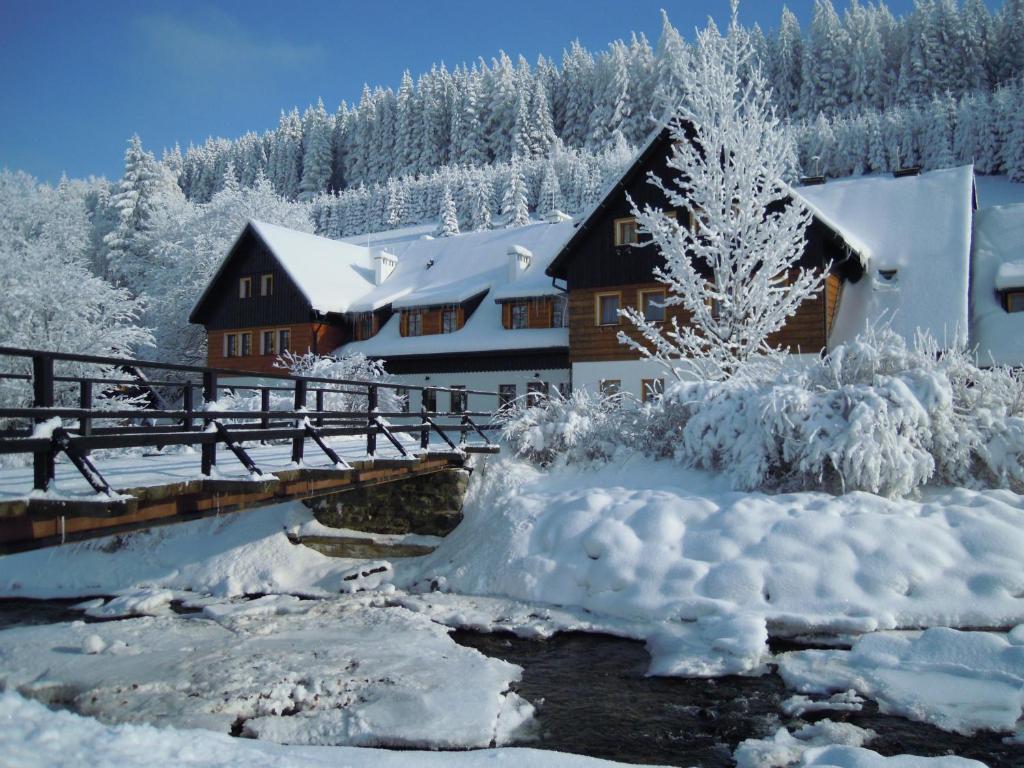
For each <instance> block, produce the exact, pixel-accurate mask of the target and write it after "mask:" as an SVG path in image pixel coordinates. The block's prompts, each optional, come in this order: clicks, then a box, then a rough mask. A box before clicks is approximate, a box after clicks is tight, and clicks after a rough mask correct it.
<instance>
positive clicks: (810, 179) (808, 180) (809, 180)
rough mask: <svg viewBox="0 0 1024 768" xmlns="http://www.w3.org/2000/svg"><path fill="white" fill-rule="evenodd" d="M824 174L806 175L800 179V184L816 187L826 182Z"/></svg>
mask: <svg viewBox="0 0 1024 768" xmlns="http://www.w3.org/2000/svg"><path fill="white" fill-rule="evenodd" d="M824 183H825V177H824V176H804V177H803V178H801V179H800V186H802V187H814V186H817V185H818V184H824Z"/></svg>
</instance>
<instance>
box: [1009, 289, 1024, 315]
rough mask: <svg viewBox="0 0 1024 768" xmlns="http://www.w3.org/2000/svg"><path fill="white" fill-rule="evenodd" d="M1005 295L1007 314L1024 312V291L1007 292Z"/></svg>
mask: <svg viewBox="0 0 1024 768" xmlns="http://www.w3.org/2000/svg"><path fill="white" fill-rule="evenodd" d="M1004 295H1005V296H1006V311H1007V312H1024V289H1021V290H1019V291H1007V292H1006V293H1005V294H1004Z"/></svg>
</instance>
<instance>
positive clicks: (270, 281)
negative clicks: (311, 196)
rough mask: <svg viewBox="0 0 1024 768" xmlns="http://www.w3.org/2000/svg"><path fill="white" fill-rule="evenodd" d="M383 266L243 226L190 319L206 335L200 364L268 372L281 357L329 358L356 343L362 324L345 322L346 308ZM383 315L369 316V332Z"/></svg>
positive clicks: (334, 246)
mask: <svg viewBox="0 0 1024 768" xmlns="http://www.w3.org/2000/svg"><path fill="white" fill-rule="evenodd" d="M386 260H387V254H379V253H378V254H373V253H371V252H370V251H368V250H367V249H365V248H359V247H356V246H352V245H350V244H348V243H342V242H338V241H335V240H329V239H327V238H323V237H317V236H316V235H311V234H307V233H304V232H296V231H294V230H290V229H287V228H285V227H279V226H275V225H272V224H265V223H262V222H257V221H251V222H249V223H248V224H247V225H246V226H245V228H244V229H243V230H242V233H241V234H240V235H239V236H238V238H237V239H236V240H235V243H234V245H232V247H231V249H230V250H229V251H228V254H227V256H226V257H225V258H224V261H223V262H222V263H221V265H220V267H219V268H218V270H217V272H216V274H215V275H214V277H213V279H212V280H211V281H210V283H209V285H208V286H207V288H206V290H205V291H204V292H203V294H202V296H201V297H200V298H199V301H198V302H197V303H196V305H195V308H194V309H193V310H192V313H191V315H189V321H190V322H192V323H198V324H201V325H203V326H204V327H205V328H206V333H207V344H208V346H207V364H208V365H210V366H212V367H217V368H229V369H236V370H239V371H257V372H270V371H272V370H273V365H274V361H275V360H276V359H277V356H278V355H279V354H280V353H281V352H284V351H286V350H288V351H293V352H298V353H302V352H306V351H307V350H309V351H313V352H319V353H321V354H329V353H331V352H333V351H334V350H335V349H337V348H338V347H339V346H341V345H342V344H344V343H345V342H346V341H350V340H352V339H355V338H358V337H359V334H360V333H361V332H368V331H366V328H367V325H368V324H367V321H366V318H364V317H362V316H350V315H348V314H347V310H348V306H349V302H350V301H351V300H352V299H353V298H355V297H356V296H359V295H361V294H364V293H366V292H367V291H369V290H370V289H371V288H372V287H373V285H374V279H375V275H376V276H379V275H380V274H381V270H382V265H381V262H382V261H386ZM375 261H376V263H375ZM375 267H376V269H375ZM384 268H386V266H385V267H384ZM386 314H387V309H386V308H385V309H382V310H381V311H380V312H377V313H371V314H370V316H369V319H370V323H369V325H370V326H371V327H373V326H376V325H378V324H380V323H382V322H384V321H385V320H386Z"/></svg>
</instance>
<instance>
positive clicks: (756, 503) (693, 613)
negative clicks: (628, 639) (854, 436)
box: [396, 457, 1024, 690]
mask: <svg viewBox="0 0 1024 768" xmlns="http://www.w3.org/2000/svg"><path fill="white" fill-rule="evenodd" d="M464 513H465V520H464V521H463V522H462V524H461V525H460V526H459V527H458V528H456V529H455V531H453V532H452V533H451V534H450V535H449V536H448V537H447V538H446V539H445V540H444V542H442V544H441V545H440V546H439V547H438V549H437V550H436V551H435V552H433V553H432V554H430V555H428V556H426V557H425V558H422V559H420V560H418V561H417V562H415V563H412V562H411V563H408V564H403V566H402V567H403V568H404V569H405V570H402V571H400V572H399V574H398V577H397V579H396V584H398V585H399V586H404V587H407V588H409V589H410V590H423V591H426V590H427V589H429V588H430V585H431V584H432V583H443V584H444V585H445V588H446V589H447V590H450V591H453V592H457V593H460V594H464V595H489V596H495V597H496V596H501V597H505V598H512V599H515V600H522V601H526V602H532V603H539V602H546V603H552V604H555V605H559V606H566V607H569V606H571V607H574V608H575V609H583V610H586V611H590V612H591V613H592V614H593V616H592V620H593V621H595V622H597V621H598V618H597V617H601V616H604V617H614V618H616V619H618V620H620V621H622V622H626V623H628V622H633V626H632V628H631V629H629V630H626V631H639V632H642V631H644V630H643V628H642V627H641V626H640V625H642V624H645V623H646V625H647V631H648V632H650V635H649V636H650V637H651V638H652V639H653V642H652V650H654V651H656V652H657V653H658V654H659V655H662V654H663V655H665V658H666V659H667V658H668V654H669V650H670V648H671V647H673V645H674V647H676V648H677V649H678V652H679V653H680V654H682V656H681V658H684V659H685V658H686V655H687V654H688V653H689V652H690V651H689V650H687V649H688V648H690V647H695V646H694V645H693V644H701V645H703V646H704V649H705V652H706V653H707V654H709V655H716V654H723V653H728V654H729V655H730V656H731V659H732V661H742V660H746V663H747V664H749V665H750V666H752V667H753V666H756V665H757V664H759V663H761V661H763V660H764V659H758V658H757V656H758V654H756V653H755V652H754V650H753V649H754V648H755V646H758V645H760V643H761V639H762V638H763V631H764V630H763V625H762V624H761V623H760V620H763V621H764V622H766V624H767V628H768V630H769V631H771V632H773V633H776V634H801V633H806V632H839V633H863V632H871V631H874V630H876V629H895V628H899V627H921V626H932V625H935V624H944V625H949V626H960V627H969V626H975V627H977V626H993V627H999V626H1012V625H1015V624H1018V623H1021V622H1024V600H1022V599H1021V597H1020V596H1021V595H1022V594H1024V574H1022V572H1021V569H1020V552H1022V551H1024V498H1022V497H1021V496H1018V495H1016V494H1014V493H1012V492H1009V491H983V492H982V491H971V490H965V489H928V490H926V491H925V492H924V493H923V495H922V497H921V498H920V499H919V500H913V501H912V500H892V499H884V498H880V497H878V496H872V495H870V494H866V493H851V494H846V495H843V496H831V495H828V494H823V493H789V494H775V495H768V494H761V493H737V492H734V491H731V490H729V488H728V485H727V483H726V481H725V480H723V479H722V478H720V477H715V476H712V475H709V474H706V473H703V472H697V471H688V470H683V469H680V468H678V467H677V466H675V465H672V464H669V463H666V462H657V461H649V460H643V459H639V458H636V457H633V458H632V459H631V460H630V461H628V462H626V463H625V465H623V466H616V465H614V464H610V465H603V466H601V467H600V468H597V469H594V468H580V467H568V468H560V469H559V470H558V471H553V472H543V471H540V470H537V469H534V468H532V467H530V466H528V465H526V464H524V463H522V462H518V461H515V460H511V459H501V460H499V461H496V462H488V463H485V464H483V465H482V466H481V467H480V468H478V469H477V471H476V472H475V473H474V482H473V484H472V485H471V486H470V494H469V496H468V497H467V500H466V506H465V508H464ZM453 613H454V611H453ZM712 617H715V621H723V622H727V623H726V624H723V625H722V632H721V633H718V632H716V631H715V629H714V627H715V624H714V622H713V621H712ZM701 620H703V623H701ZM666 622H667V623H668V624H669V625H670V626H669V627H667V628H664V629H665V631H664V632H662V633H658V634H656V631H657V630H658V629H659V628H662V625H664V624H665V623H666ZM686 622H696V623H695V624H687V623H686ZM673 633H674V639H673V642H668V639H669V637H671V636H672V635H673ZM730 636H731V637H733V639H734V641H735V644H733V645H730V646H727V645H726V643H725V641H726V640H728V639H729V637H730ZM654 638H660V639H654ZM698 639H699V640H700V642H699V643H697V641H698ZM663 641H664V642H663ZM766 653H767V652H766V650H764V649H763V648H762V654H766ZM685 667H686V664H685V663H683V664H681V665H680V667H679V669H680V670H681V671H682V670H683V669H684V668H685ZM850 687H853V686H849V685H847V686H843V687H842V688H841V689H837V690H846V689H848V688H850Z"/></svg>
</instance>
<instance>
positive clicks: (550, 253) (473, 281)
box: [349, 222, 572, 338]
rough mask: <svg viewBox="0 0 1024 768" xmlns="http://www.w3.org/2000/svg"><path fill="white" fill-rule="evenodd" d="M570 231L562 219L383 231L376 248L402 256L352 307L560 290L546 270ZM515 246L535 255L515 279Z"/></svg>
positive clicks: (414, 304) (419, 304)
mask: <svg viewBox="0 0 1024 768" xmlns="http://www.w3.org/2000/svg"><path fill="white" fill-rule="evenodd" d="M571 230H572V224H571V223H570V222H563V223H558V224H545V223H535V224H528V225H526V226H524V227H516V228H513V229H494V230H484V231H481V232H467V233H465V234H462V235H457V236H455V237H439V238H424V237H423V236H422V233H417V231H416V230H415V229H411V230H410V231H409V232H408V235H407V236H405V237H404V238H395V237H393V236H392V237H390V238H389V237H388V234H387V233H382V236H381V237H380V238H378V239H376V240H371V241H370V244H371V247H374V246H377V247H381V246H384V247H386V248H387V250H388V251H389V252H390V253H393V254H395V255H396V256H397V257H398V265H397V266H396V267H395V269H394V271H393V272H392V273H391V274H390V275H389V276H388V278H387V279H386V280H384V281H383V282H382V283H381V284H380V285H379V286H375V287H374V288H372V289H371V290H369V291H366V292H364V294H363V295H362V296H360V297H359V299H358V300H356V301H353V302H352V304H351V306H350V309H349V311H352V312H368V311H371V310H374V309H378V308H380V307H383V306H384V305H386V304H392V305H393V307H394V308H395V309H407V308H410V307H426V306H434V305H438V304H458V303H461V302H463V301H466V300H467V299H470V298H472V297H473V296H477V295H479V294H481V293H483V292H485V291H489V292H490V294H489V298H497V297H499V296H504V297H512V296H524V297H526V296H541V295H548V294H552V293H555V292H556V290H555V289H554V288H553V287H552V286H551V279H550V278H548V277H545V275H544V269H545V268H546V267H547V266H548V264H549V263H550V261H551V259H552V258H554V255H555V252H556V251H557V249H558V248H559V246H561V244H562V243H563V242H565V239H566V237H568V234H569V232H571ZM513 246H520V247H522V248H525V249H527V250H529V251H530V252H531V253H532V255H533V257H532V259H531V260H530V266H529V267H528V268H527V269H526V270H525V271H523V272H522V273H521V274H520V275H519V276H518V277H517V278H516V279H515V280H510V278H509V269H508V261H509V255H508V250H509V248H510V247H513ZM428 338H433V337H428Z"/></svg>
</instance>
